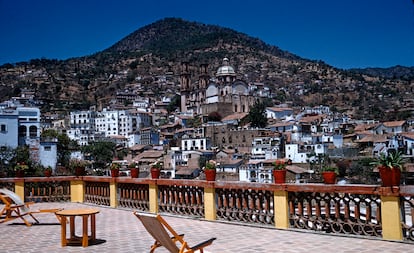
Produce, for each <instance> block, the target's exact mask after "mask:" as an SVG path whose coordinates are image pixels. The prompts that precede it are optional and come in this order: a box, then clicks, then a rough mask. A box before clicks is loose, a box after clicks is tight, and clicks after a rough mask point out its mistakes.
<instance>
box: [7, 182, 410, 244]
mask: <svg viewBox="0 0 414 253" xmlns="http://www.w3.org/2000/svg"><path fill="white" fill-rule="evenodd" d="M0 187H6V188H9V189H11V190H14V191H15V192H16V193H17V194H18V195H20V196H21V197H24V198H25V200H26V201H39V202H40V201H72V202H81V203H92V204H96V205H104V206H111V207H115V208H116V207H122V208H129V209H134V210H140V211H144V212H152V213H157V212H160V213H170V214H175V215H182V216H191V217H196V218H203V219H207V220H221V221H227V222H235V223H243V224H255V225H260V226H267V227H276V228H280V229H299V230H312V231H317V232H321V233H337V234H349V235H359V236H367V237H378V238H383V239H386V240H399V241H406V242H414V228H413V217H414V215H413V214H414V186H400V187H393V188H390V187H380V186H378V185H324V184H261V183H246V182H226V181H216V182H207V181H203V180H170V179H157V180H153V179H144V178H137V179H135V178H134V179H132V178H127V177H118V178H111V177H93V176H85V177H50V178H35V177H33V178H0Z"/></svg>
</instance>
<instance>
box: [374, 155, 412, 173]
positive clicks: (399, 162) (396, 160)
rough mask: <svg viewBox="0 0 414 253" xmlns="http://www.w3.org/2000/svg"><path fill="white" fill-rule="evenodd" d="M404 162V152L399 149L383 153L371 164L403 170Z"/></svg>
mask: <svg viewBox="0 0 414 253" xmlns="http://www.w3.org/2000/svg"><path fill="white" fill-rule="evenodd" d="M404 162H405V160H404V157H403V153H402V152H400V151H398V152H389V153H388V154H385V153H381V155H380V156H379V157H378V158H377V159H376V160H375V161H373V162H371V163H370V165H373V166H377V167H385V168H389V169H400V170H403V164H404Z"/></svg>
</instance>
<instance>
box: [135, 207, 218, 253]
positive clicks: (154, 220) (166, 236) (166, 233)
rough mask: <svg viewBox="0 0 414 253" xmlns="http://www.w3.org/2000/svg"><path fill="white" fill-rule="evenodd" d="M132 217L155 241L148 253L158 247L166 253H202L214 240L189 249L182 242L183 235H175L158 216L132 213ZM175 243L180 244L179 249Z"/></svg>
mask: <svg viewBox="0 0 414 253" xmlns="http://www.w3.org/2000/svg"><path fill="white" fill-rule="evenodd" d="M134 215H135V216H137V218H138V219H139V220H140V221H141V222H142V224H143V225H144V227H145V229H146V230H147V231H148V233H150V234H151V236H152V237H153V238H154V239H155V242H154V244H153V245H152V246H151V250H150V253H152V252H154V250H155V249H156V248H158V247H161V246H164V247H165V248H166V249H168V251H170V252H172V253H191V252H196V251H197V252H201V253H202V252H204V251H203V249H204V248H205V247H206V246H208V245H211V244H212V243H213V241H214V240H215V239H216V238H211V239H209V240H207V241H204V242H202V243H199V244H197V245H195V246H193V247H189V246H188V244H187V242H186V241H184V239H183V237H184V235H183V234H181V235H179V234H177V232H175V231H174V229H172V227H171V226H170V225H169V224H168V223H167V222H166V221H165V220H164V219H163V218H162V217H161V216H160V215H159V214H157V215H155V214H142V213H138V212H134ZM177 242H179V243H180V244H181V247H180V248H179V247H178V246H177V244H176V243H177Z"/></svg>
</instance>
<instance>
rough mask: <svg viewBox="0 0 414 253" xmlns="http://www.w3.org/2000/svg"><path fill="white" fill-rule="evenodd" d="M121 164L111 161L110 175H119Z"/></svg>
mask: <svg viewBox="0 0 414 253" xmlns="http://www.w3.org/2000/svg"><path fill="white" fill-rule="evenodd" d="M120 168H121V165H120V164H119V163H112V164H111V168H110V169H111V177H119V169H120Z"/></svg>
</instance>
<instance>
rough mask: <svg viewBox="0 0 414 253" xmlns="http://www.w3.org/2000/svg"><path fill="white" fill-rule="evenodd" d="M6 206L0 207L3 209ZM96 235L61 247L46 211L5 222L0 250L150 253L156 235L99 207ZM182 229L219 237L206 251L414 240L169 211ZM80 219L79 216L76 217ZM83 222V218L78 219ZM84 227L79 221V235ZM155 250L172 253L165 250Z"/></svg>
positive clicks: (128, 213)
mask: <svg viewBox="0 0 414 253" xmlns="http://www.w3.org/2000/svg"><path fill="white" fill-rule="evenodd" d="M91 206H92V205H85V204H79V203H67V202H64V203H37V204H35V205H34V206H33V207H34V209H47V208H57V207H60V208H65V209H72V208H82V207H91ZM1 207H2V205H0V209H1ZM93 207H96V208H99V209H100V213H99V214H97V215H96V236H97V239H98V243H96V244H94V245H90V246H89V247H87V248H82V247H80V246H67V247H63V248H62V247H61V244H60V225H59V223H58V221H57V219H56V218H55V216H54V215H53V214H50V213H41V214H37V215H36V218H38V220H39V221H40V224H35V225H33V226H31V227H26V226H25V225H24V224H23V223H22V222H21V220H13V221H10V222H7V223H1V224H0V252H13V253H16V252H99V253H104V252H111V253H112V252H123V253H127V252H134V253H137V252H138V253H141V252H149V248H150V246H151V244H152V243H153V239H152V238H151V237H150V235H149V234H148V233H147V232H146V230H145V229H144V227H143V226H142V224H141V223H140V221H139V220H138V219H137V218H136V217H135V216H134V215H133V214H132V211H133V210H126V209H114V208H109V207H101V206H99V207H97V206H93ZM164 218H165V219H166V220H167V222H168V223H169V224H170V225H171V226H172V227H173V228H174V229H175V230H176V231H177V232H178V233H184V234H185V238H186V240H187V241H188V242H189V244H190V246H192V245H195V244H197V243H198V242H201V241H203V240H206V239H209V238H210V237H216V238H217V240H216V241H214V243H213V244H212V245H210V246H208V247H207V248H206V251H207V252H220V253H226V252H238V253H251V252H318V253H323V252H330V253H331V252H352V253H353V252H411V251H412V250H413V244H412V243H402V242H391V241H383V240H379V239H364V238H357V237H349V236H338V235H324V234H316V233H311V232H297V231H291V230H289V231H287V230H278V229H273V228H262V227H253V226H246V225H234V224H229V223H223V222H210V221H203V220H196V219H191V218H182V217H172V216H169V215H164ZM77 219H79V218H77ZM77 222H79V223H80V219H79V220H77ZM80 228H81V225H80V224H78V223H77V225H76V230H77V231H78V230H79V231H78V232H77V234H80ZM155 252H160V253H161V252H167V251H166V250H165V249H163V248H159V249H157V250H156V251H155Z"/></svg>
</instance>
